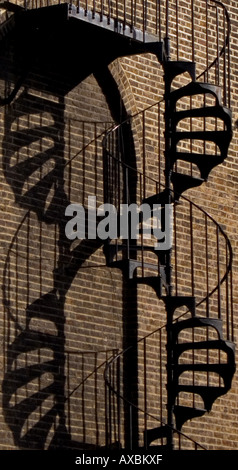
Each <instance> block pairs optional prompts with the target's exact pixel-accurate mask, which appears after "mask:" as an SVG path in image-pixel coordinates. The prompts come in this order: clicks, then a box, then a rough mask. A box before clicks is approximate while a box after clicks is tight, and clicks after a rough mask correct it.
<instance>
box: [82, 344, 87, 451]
mask: <svg viewBox="0 0 238 470" xmlns="http://www.w3.org/2000/svg"><path fill="white" fill-rule="evenodd" d="M81 357H82V424H83V442H86V441H85V440H86V429H85V404H84V393H85V386H84V354H83V353H81Z"/></svg>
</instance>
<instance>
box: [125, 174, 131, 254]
mask: <svg viewBox="0 0 238 470" xmlns="http://www.w3.org/2000/svg"><path fill="white" fill-rule="evenodd" d="M125 171H126V182H125V184H126V204H127V205H128V203H129V197H128V196H129V195H128V167H127V166H126V167H125ZM129 232H130V227H129V223H128V234H127V235H128V236H127V240H126V250H127V259H130V235H131V234H130V233H129Z"/></svg>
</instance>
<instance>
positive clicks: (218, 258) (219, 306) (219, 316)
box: [216, 227, 221, 319]
mask: <svg viewBox="0 0 238 470" xmlns="http://www.w3.org/2000/svg"><path fill="white" fill-rule="evenodd" d="M216 236H217V283H218V290H217V296H218V299H217V300H218V318H219V319H220V318H221V278H220V246H219V229H218V227H217V229H216Z"/></svg>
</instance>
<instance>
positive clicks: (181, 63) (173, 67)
mask: <svg viewBox="0 0 238 470" xmlns="http://www.w3.org/2000/svg"><path fill="white" fill-rule="evenodd" d="M164 70H165V74H166V78H169V80H170V82H172V81H173V79H174V78H175V77H177V76H178V75H181V74H183V73H185V72H188V73H189V75H190V76H191V78H192V80H193V81H195V80H196V62H193V61H187V60H168V61H165V63H164Z"/></svg>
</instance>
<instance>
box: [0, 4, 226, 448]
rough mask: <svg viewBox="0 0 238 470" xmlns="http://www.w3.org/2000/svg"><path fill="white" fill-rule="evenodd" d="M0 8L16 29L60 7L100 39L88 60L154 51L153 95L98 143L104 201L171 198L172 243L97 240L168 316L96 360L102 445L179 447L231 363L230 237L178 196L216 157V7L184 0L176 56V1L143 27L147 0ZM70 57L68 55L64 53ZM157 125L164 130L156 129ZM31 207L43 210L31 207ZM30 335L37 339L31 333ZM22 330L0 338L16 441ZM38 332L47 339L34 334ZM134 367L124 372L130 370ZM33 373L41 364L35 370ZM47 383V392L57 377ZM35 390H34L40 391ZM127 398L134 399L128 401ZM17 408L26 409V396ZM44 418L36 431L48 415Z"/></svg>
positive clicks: (222, 69)
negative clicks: (152, 169)
mask: <svg viewBox="0 0 238 470" xmlns="http://www.w3.org/2000/svg"><path fill="white" fill-rule="evenodd" d="M102 3H103V2H102ZM123 5H124V4H123ZM2 7H3V8H6V9H7V10H8V11H10V12H11V11H12V12H13V14H11V15H10V17H9V18H8V19H6V21H5V22H4V23H3V24H2V26H1V32H2V36H4V35H7V34H8V32H9V31H11V29H12V28H15V18H16V24H17V27H18V28H20V27H21V25H22V24H24V25H25V26H26V27H27V28H29V25H30V24H31V25H32V24H33V25H34V26H37V28H39V29H40V28H41V26H42V24H43V25H44V24H45V23H44V21H45V18H48V21H49V23H50V21H51V20H52V18H53V17H55V15H56V17H57V15H59V18H60V19H62V18H63V20H62V21H67V22H68V24H70V25H72V28H75V29H77V28H78V27H79V26H80V30H81V31H83V32H82V33H81V34H84V33H85V31H87V34H88V37H89V36H90V34H91V33H92V34H93V33H94V32H96V34H97V35H98V37H99V38H100V41H99V45H98V46H97V45H95V50H93V49H94V48H93V47H92V45H91V46H90V45H89V46H88V47H89V49H90V50H92V54H93V57H94V58H95V60H99V62H100V60H101V59H102V52H101V51H102V50H104V48H105V47H108V50H109V52H108V54H107V60H106V62H107V63H110V62H112V61H113V60H114V59H115V58H117V57H120V56H126V55H132V54H140V53H145V52H150V53H153V54H155V55H156V56H157V59H158V62H159V63H160V65H161V66H162V67H163V70H164V99H163V100H161V101H160V102H159V103H156V104H155V105H152V106H150V107H148V108H147V109H146V110H144V111H142V112H140V113H138V115H136V116H134V117H133V116H132V117H130V118H128V119H126V120H125V121H124V122H123V123H121V124H120V125H117V126H115V128H113V129H112V130H110V131H109V132H108V133H107V134H106V135H105V138H104V141H103V158H104V180H105V185H104V200H105V202H109V203H112V204H114V205H115V206H116V207H118V208H119V206H120V204H125V203H127V204H130V203H137V204H138V205H140V204H142V203H147V204H149V205H150V206H151V208H152V207H153V204H158V205H160V210H161V217H162V220H163V217H164V216H163V214H164V210H165V205H166V204H169V205H170V206H171V207H172V212H173V226H172V227H171V230H172V232H173V245H172V247H169V248H167V249H155V246H154V243H151V241H150V242H149V241H148V240H146V239H145V238H144V235H143V231H142V230H140V237H139V239H138V240H136V241H135V240H131V239H128V240H121V239H118V240H108V241H107V242H106V243H105V246H104V253H105V257H106V262H107V265H108V266H109V267H110V268H117V269H121V270H122V272H123V275H124V278H125V282H126V285H127V288H128V290H130V291H131V292H133V291H135V290H136V289H137V288H141V287H142V286H143V285H144V286H149V287H150V288H152V289H153V291H154V296H155V297H156V299H157V301H158V302H160V305H163V308H165V311H166V315H167V318H166V321H165V322H164V323H165V325H164V326H162V327H161V328H158V329H156V331H154V332H152V333H150V334H149V335H147V336H145V337H144V338H142V339H138V338H136V337H135V339H134V342H133V343H132V344H129V339H130V338H129V336H128V337H127V340H126V342H125V346H126V348H125V350H123V351H122V352H120V353H119V354H116V356H114V357H113V358H112V359H111V360H110V361H108V363H107V365H106V370H105V383H106V398H107V399H106V404H105V407H106V414H107V420H106V423H107V426H106V442H105V445H106V446H108V447H111V446H118V447H119V448H120V447H123V448H125V447H126V448H130V449H133V448H136V447H138V446H140V447H143V448H148V446H150V445H152V446H156V445H159V446H164V447H165V448H167V449H171V448H174V446H175V447H176V448H181V446H180V439H182V437H183V436H184V435H183V432H182V427H183V426H184V425H185V424H186V423H187V422H188V421H189V420H193V419H195V418H199V417H202V416H203V415H204V414H205V413H207V412H209V411H210V410H211V409H212V406H213V403H214V402H215V401H216V400H217V399H218V398H219V397H221V396H223V395H224V394H226V393H228V391H229V390H230V388H231V383H232V378H233V375H234V372H235V347H234V337H233V311H232V270H231V264H232V251H231V245H230V242H229V239H228V238H227V236H226V234H225V232H224V231H223V229H222V227H221V226H220V225H219V224H218V223H217V222H216V221H215V220H214V219H213V218H212V217H211V216H210V215H209V214H208V213H207V212H206V211H205V210H204V209H203V208H201V207H199V205H197V204H196V203H194V202H192V201H190V199H188V198H187V197H186V196H185V195H184V193H185V192H186V191H187V190H189V189H192V188H197V187H199V186H201V185H203V183H205V182H206V181H207V179H208V177H209V175H210V173H211V172H212V170H213V169H214V168H215V167H216V166H217V165H219V164H222V163H223V162H224V160H225V159H226V158H227V155H228V148H229V144H230V141H231V138H232V121H231V111H230V76H229V71H230V64H229V60H230V51H229V35H230V23H229V16H228V13H227V10H226V8H225V7H224V6H223V5H222V3H221V2H219V1H216V0H211V1H210V2H208V1H206V0H204V1H198V0H191V5H190V6H189V7H188V11H189V15H190V16H189V20H188V22H189V25H190V29H189V32H188V37H189V38H190V39H189V40H190V43H189V53H187V52H185V53H184V56H183V47H185V46H184V45H183V37H182V36H183V32H182V31H181V30H179V28H178V25H179V14H180V13H181V11H180V1H179V0H177V1H175V2H170V1H163V2H159V3H158V4H156V6H154V8H153V5H152V7H151V8H152V10H153V11H152V17H153V20H154V24H155V26H154V27H152V26H151V24H150V14H151V12H149V7H148V5H147V2H142V4H141V5H140V7H139V6H138V5H137V7H136V2H131V3H130V6H128V8H126V5H124V6H122V5H121V4H120V3H119V2H117V1H116V2H115V4H114V3H113V2H107V4H104V3H103V5H101V6H100V7H99V6H97V5H96V2H93V3H92V5H91V6H89V5H88V3H87V4H86V5H84V4H81V2H77V3H74V2H73V3H70V4H63V5H56V6H52V7H46V8H36V9H28V8H27V7H25V9H24V10H22V9H21V7H16V6H14V5H12V4H11V3H9V2H4V4H3V5H2ZM15 10H16V11H15ZM58 12H59V13H58ZM196 12H198V14H201V15H203V19H204V23H205V27H204V37H203V39H204V41H205V46H204V50H205V55H204V57H203V62H204V63H203V64H202V66H201V56H200V57H199V61H200V62H199V71H197V63H196V48H197V47H198V45H199V38H198V37H197V36H196V34H197V28H196ZM49 18H50V19H49ZM41 21H42V23H41ZM211 25H212V28H213V33H214V34H213V43H212V46H211V50H210V42H209V41H211V38H209V32H208V29H209V27H210V26H211ZM70 27H71V26H70ZM37 28H36V29H37ZM180 28H181V23H180ZM20 30H21V29H20ZM201 34H202V33H201ZM171 37H172V39H171ZM174 38H175V39H174ZM171 43H172V45H173V47H171ZM38 47H39V46H38ZM185 50H186V47H185ZM71 54H75V52H72V51H71ZM188 56H190V57H189V59H188V58H187V57H188ZM70 57H71V58H72V56H70ZM210 57H211V58H210ZM80 73H82V74H83V72H80ZM184 77H186V78H185V79H184ZM188 77H189V78H188ZM174 83H177V85H176V86H174ZM20 86H21V81H19V83H17V85H16V89H15V90H14V91H13V92H12V95H11V96H10V97H9V101H10V100H11V98H12V99H13V98H14V97H15V96H16V93H17V91H18V89H19V88H20ZM3 104H4V103H3ZM6 104H7V99H6ZM150 111H153V112H154V114H153V116H154V119H155V120H157V124H158V129H159V132H158V136H157V137H156V138H157V144H156V153H157V155H155V157H154V160H156V159H157V160H156V162H158V165H157V166H158V168H159V178H157V179H156V178H154V179H153V178H152V177H151V175H148V172H147V164H148V160H147V140H146V133H147V130H148V129H149V124H148V122H149V117H148V122H147V116H149V113H150ZM134 123H137V124H138V128H140V130H141V136H142V138H141V141H140V148H141V155H140V158H141V161H142V165H141V167H142V170H141V171H139V169H138V168H137V167H136V166H135V165H134V166H133V165H131V164H130V156H128V147H129V146H130V145H129V146H128V142H126V139H128V131H127V130H128V126H132V128H133V124H134ZM162 123H163V124H162ZM161 129H164V135H162V131H161ZM129 139H130V137H129ZM132 146H133V144H132ZM18 170H20V167H19V169H18ZM29 171H31V170H30V168H29ZM9 181H10V180H9ZM10 182H11V181H10ZM19 184H20V183H19ZM22 184H23V182H22ZM196 194H198V192H196ZM38 216H39V218H42V217H43V216H42V214H40V215H39V212H38ZM162 224H163V222H162ZM181 237H184V238H185V239H186V240H187V242H186V243H187V250H188V251H187V253H184V251H183V250H181V248H180V241H181ZM198 238H199V241H198ZM183 243H184V242H183ZM183 249H185V245H183ZM181 251H183V252H182V253H181ZM199 254H200V256H201V258H200V257H199ZM199 270H200V271H202V272H203V274H202V276H200V277H201V279H202V280H203V281H201V282H202V283H203V285H200V284H199V283H198V279H199ZM197 284H198V285H197ZM52 299H53V300H52ZM52 301H53V302H56V299H55V297H54V298H53V296H52V298H51V297H50V296H49V298H48V300H47V302H48V304H47V303H44V305H43V307H42V313H41V314H42V318H43V316H44V314H45V313H44V309H45V310H46V308H47V305H49V304H50V302H52ZM38 307H39V305H38ZM161 309H162V307H161ZM8 310H9V311H10V308H9V307H8ZM38 310H39V309H38ZM38 310H37V308H36V309H35V311H34V309H32V310H31V314H30V315H31V318H32V316H34V315H38V316H39V315H41V314H40V313H39V312H38ZM29 318H30V317H29ZM29 318H28V320H27V321H28V322H29V321H30V320H29ZM22 336H24V337H25V339H26V341H25V342H24V343H21V341H20V339H21V338H22ZM36 336H37V335H36ZM37 338H38V341H39V335H38V336H37ZM33 339H34V338H33V337H31V339H27V333H26V332H21V333H20V334H19V335H18V336H17V337H16V338H15V339H14V340H13V341H12V342H11V341H10V340H9V341H8V344H7V355H8V360H7V371H6V375H5V380H4V383H3V393H4V400H5V401H4V406H5V410H6V421H7V422H8V423H9V426H10V428H11V429H12V432H13V434H14V438H15V442H16V443H17V444H19V440H20V428H21V423H18V425H17V426H16V425H14V426H12V425H11V424H10V423H11V422H12V421H11V420H12V416H13V414H14V413H15V411H16V410H15V408H14V406H13V407H12V405H10V399H11V397H12V396H13V394H14V393H15V391H16V390H15V389H13V388H14V385H12V384H11V378H12V376H13V374H16V372H15V370H14V369H12V364H13V362H14V360H15V359H16V357H17V355H18V354H20V353H22V352H27V351H30V350H31V349H32V348H33V343H32V341H33ZM40 340H41V338H40ZM42 341H47V339H44V338H43V337H42ZM150 341H151V342H152V344H153V347H155V348H156V349H155V350H156V353H155V354H156V355H157V358H158V363H157V366H156V367H157V370H156V371H154V370H153V371H152V372H151V371H150V363H151V356H150ZM20 343H21V344H20ZM52 347H53V346H52ZM165 351H166V357H165V356H164V354H165ZM128 364H129V366H128ZM51 369H52V371H53V374H55V377H56V382H57V380H58V387H61V386H63V385H62V383H61V382H60V379H59V378H58V376H57V374H58V372H55V364H54V363H53V362H52V363H50V362H49V363H48V370H51ZM133 369H134V370H135V371H136V372H135V373H132V371H133ZM165 370H166V374H165V372H164V371H165ZM29 373H31V372H30V371H29ZM38 373H39V374H40V373H41V372H40V369H39V371H38ZM32 374H33V375H34V374H35V375H34V377H35V376H37V371H35V370H34V371H33V369H32ZM32 377H33V376H32ZM154 377H155V379H154ZM17 380H19V381H22V380H23V379H22V377H20V375H19V377H18V378H17V379H16V381H15V387H16V388H17V387H18V384H17ZM27 380H29V377H28V379H27ZM153 380H155V382H156V384H157V385H155V387H157V391H158V396H159V400H158V406H157V409H156V410H154V409H153V404H152V405H151V403H152V401H153V398H152V397H150V396H149V395H150V391H149V385H151V383H152V382H153ZM126 381H128V387H127V386H126ZM138 381H139V382H140V384H141V383H142V382H143V384H142V385H141V390H140V393H141V394H142V398H138V393H139V392H138ZM19 383H20V382H19ZM153 383H154V382H153ZM9 384H11V385H9ZM127 388H129V389H130V390H128V389H127ZM51 391H52V390H51ZM54 392H55V393H56V395H57V393H58V392H57V386H56V389H54ZM40 393H42V392H39V396H38V397H36V398H38V399H40ZM44 393H47V391H45V392H44ZM165 395H166V398H165ZM133 397H136V398H135V401H134V398H133ZM141 401H142V402H143V403H142V404H141ZM23 405H24V407H25V409H26V413H27V406H28V405H29V403H28V402H27V400H26V401H25V402H24V404H23ZM58 406H59V407H63V403H62V402H60V401H59V402H58ZM17 407H18V408H19V407H20V405H17ZM32 407H34V405H33V404H32ZM56 409H57V400H56V405H55V410H56ZM151 410H153V411H151ZM165 410H166V413H165ZM61 424H62V423H61ZM11 426H12V427H11ZM44 426H45V428H46V430H47V429H48V421H47V417H46V419H45V421H44ZM31 439H33V441H34V443H35V445H36V441H37V430H36V429H33V428H32V430H31V432H28V435H27V437H26V438H25V440H24V441H22V443H21V444H20V445H22V446H23V447H28V446H29V447H31V445H30V444H29V442H30V440H31ZM28 441H29V442H28ZM195 448H196V446H195Z"/></svg>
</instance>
